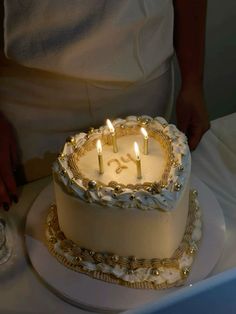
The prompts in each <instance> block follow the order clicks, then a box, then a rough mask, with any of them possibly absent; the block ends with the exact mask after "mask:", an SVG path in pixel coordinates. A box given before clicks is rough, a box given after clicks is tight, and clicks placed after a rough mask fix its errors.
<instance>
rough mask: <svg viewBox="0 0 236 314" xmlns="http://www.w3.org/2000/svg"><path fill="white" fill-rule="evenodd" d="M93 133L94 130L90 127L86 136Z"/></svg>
mask: <svg viewBox="0 0 236 314" xmlns="http://www.w3.org/2000/svg"><path fill="white" fill-rule="evenodd" d="M94 131H95V129H94V128H92V127H91V128H89V130H88V134H89V135H91V134H93V133H94Z"/></svg>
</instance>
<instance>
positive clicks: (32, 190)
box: [0, 113, 236, 314]
mask: <svg viewBox="0 0 236 314" xmlns="http://www.w3.org/2000/svg"><path fill="white" fill-rule="evenodd" d="M192 158H193V163H192V165H193V168H192V169H193V173H194V175H195V176H197V177H198V178H200V179H201V180H202V181H203V182H204V183H206V184H207V185H208V186H209V188H210V189H211V190H212V191H213V192H214V194H215V196H216V198H217V200H218V202H219V204H220V205H221V208H222V209H223V212H224V216H225V222H226V243H225V249H224V251H223V254H222V256H221V258H220V259H219V261H218V263H217V265H216V267H215V268H214V270H213V271H212V273H211V274H210V276H212V275H215V274H218V273H221V272H224V271H225V270H228V269H232V268H234V267H235V266H236V250H235V243H236V113H234V114H232V115H229V116H226V117H223V118H220V119H217V120H215V121H213V122H212V127H211V129H210V130H209V131H208V132H207V133H206V135H205V136H204V138H203V139H202V141H201V143H200V145H199V147H198V148H197V150H196V151H195V152H194V153H193V156H192ZM50 180H51V178H50V177H48V178H44V179H42V180H39V181H36V182H33V183H30V184H27V185H25V186H23V187H22V188H21V190H20V201H19V203H18V204H16V205H14V206H13V207H12V208H11V210H10V212H9V215H10V218H11V219H12V220H13V223H14V225H15V227H16V233H17V238H18V240H19V241H17V242H18V243H19V244H18V250H17V256H16V258H15V260H14V263H13V265H12V267H10V268H9V270H8V271H7V272H5V273H3V272H1V267H0V313H4V314H5V313H6V314H8V313H12V314H13V313H18V314H19V313H24V314H27V313H38V314H40V313H54V312H56V313H68V314H70V313H88V312H86V311H83V310H81V309H78V308H75V307H73V306H71V305H69V304H67V303H65V302H64V301H62V300H60V299H59V298H58V297H57V296H55V295H54V294H53V293H52V292H50V291H49V290H48V289H47V287H46V286H45V285H44V284H43V283H42V282H41V281H40V279H39V278H38V277H37V275H36V273H35V272H34V270H33V269H32V268H31V266H30V264H29V261H28V259H27V256H26V253H25V249H24V242H23V234H24V223H25V217H26V214H27V212H28V210H29V208H30V207H31V205H32V203H33V201H34V199H35V198H36V197H37V195H38V194H39V193H40V191H41V190H42V189H43V188H44V187H45V186H46V185H47V184H48V183H49V182H50ZM233 274H234V276H235V272H233ZM193 289H194V288H193Z"/></svg>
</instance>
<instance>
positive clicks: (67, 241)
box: [46, 116, 201, 289]
mask: <svg viewBox="0 0 236 314" xmlns="http://www.w3.org/2000/svg"><path fill="white" fill-rule="evenodd" d="M112 124H113V127H114V128H113V129H112V127H111V126H110V125H109V127H108V126H107V125H106V126H102V127H100V128H99V129H92V130H91V131H90V132H89V133H88V134H86V133H79V134H77V135H75V136H74V137H71V138H70V139H68V141H67V142H66V144H65V146H64V148H63V151H62V153H61V154H60V155H59V157H58V159H57V160H56V162H55V163H54V167H53V178H54V187H55V200H56V204H55V205H52V206H51V207H50V211H49V214H48V217H47V230H46V237H47V243H48V247H49V250H50V251H51V252H52V253H53V255H54V256H55V257H56V258H57V259H58V260H59V261H60V262H62V263H63V264H64V265H65V266H67V267H69V268H71V269H73V270H75V271H80V272H83V273H85V274H88V275H90V276H92V277H94V278H97V279H101V280H105V281H108V282H113V283H118V284H123V285H126V286H129V287H134V288H152V289H159V288H166V287H171V286H175V285H180V284H182V283H183V282H184V280H185V279H186V277H187V276H188V274H189V271H190V268H191V265H192V263H193V260H194V255H195V252H196V251H197V249H198V245H199V241H200V239H201V220H200V216H201V213H200V208H199V204H198V201H197V192H196V191H190V188H189V180H190V171H191V155H190V152H189V148H188V144H187V139H186V137H185V135H184V134H183V133H181V132H180V131H179V130H178V129H177V128H176V127H175V126H174V125H171V124H168V123H167V122H166V121H165V120H164V119H163V118H160V117H156V118H154V119H153V118H151V117H148V116H141V117H136V116H130V117H127V118H126V119H116V120H114V121H113V122H112ZM142 127H144V128H145V130H146V132H144V131H145V130H144V131H143V132H144V135H143V134H142V133H141V132H140V130H141V128H142ZM98 140H100V143H98ZM134 142H136V143H137V144H135V145H136V146H138V147H139V151H136V152H135V151H134ZM99 144H100V145H101V146H102V147H100V146H99ZM136 150H137V148H136Z"/></svg>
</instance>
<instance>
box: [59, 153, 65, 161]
mask: <svg viewBox="0 0 236 314" xmlns="http://www.w3.org/2000/svg"><path fill="white" fill-rule="evenodd" d="M65 156H66V155H65V154H63V153H60V154H58V158H59V159H61V160H64V159H65Z"/></svg>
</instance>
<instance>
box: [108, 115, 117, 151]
mask: <svg viewBox="0 0 236 314" xmlns="http://www.w3.org/2000/svg"><path fill="white" fill-rule="evenodd" d="M107 126H108V128H109V131H110V133H111V138H112V145H113V152H114V153H117V152H118V148H117V142H116V132H115V129H114V126H113V125H112V123H111V121H110V120H109V119H107Z"/></svg>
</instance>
